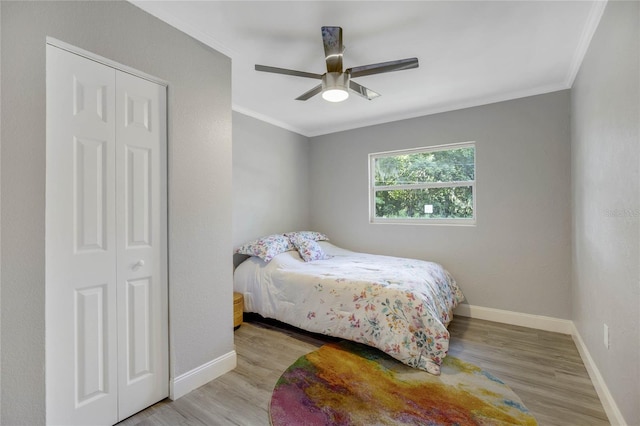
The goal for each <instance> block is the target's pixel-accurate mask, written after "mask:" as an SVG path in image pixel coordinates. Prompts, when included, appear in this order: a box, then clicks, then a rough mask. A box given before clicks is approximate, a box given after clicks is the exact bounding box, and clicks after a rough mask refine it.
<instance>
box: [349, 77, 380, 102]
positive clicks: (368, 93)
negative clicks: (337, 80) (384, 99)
mask: <svg viewBox="0 0 640 426" xmlns="http://www.w3.org/2000/svg"><path fill="white" fill-rule="evenodd" d="M349 89H351V90H353V91H354V92H356V93H357V94H358V95H360V96H362V97H363V98H366V99H369V100H371V99H375V98H378V97H380V93H377V92H374V91H373V90H371V89H368V88H366V87H364V86H361V85H359V84H358V83H356V82H355V81H353V80H350V81H349Z"/></svg>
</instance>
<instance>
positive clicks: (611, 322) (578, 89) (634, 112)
mask: <svg viewBox="0 0 640 426" xmlns="http://www.w3.org/2000/svg"><path fill="white" fill-rule="evenodd" d="M639 28H640V8H639V3H638V2H635V1H634V2H618V1H610V2H609V3H608V4H607V7H606V9H605V11H604V14H603V16H602V19H601V21H600V24H599V27H598V29H597V31H596V33H595V35H594V37H593V40H592V41H591V45H590V47H589V50H588V52H587V55H586V56H585V59H584V61H583V63H582V67H581V69H580V72H579V73H578V77H577V79H576V81H575V84H574V86H573V88H572V90H571V107H572V122H571V124H572V145H571V150H572V185H573V285H572V302H573V315H572V319H573V321H574V323H575V325H576V328H577V329H578V332H579V333H580V335H581V337H582V339H583V341H584V343H585V345H586V346H587V348H588V351H589V353H590V355H591V357H592V358H593V360H594V362H595V364H596V365H597V368H598V370H599V371H600V373H601V375H602V377H603V378H604V381H605V382H606V385H607V387H608V388H609V391H610V392H611V394H612V396H613V398H614V399H615V401H616V404H617V406H618V408H619V410H620V412H621V413H622V415H623V416H624V418H625V420H626V423H627V424H629V425H638V424H640V404H639V403H640V270H639V266H638V265H639V264H640V250H639V245H640V243H639V241H640V225H639V221H640V184H639V179H640V175H639V173H638V169H639V162H640V125H639V122H640V108H639V104H640V90H639V85H640V67H639V65H638V62H639V61H640V55H639V52H640V44H639V39H640V33H639ZM604 324H607V325H608V326H609V333H610V349H606V348H605V345H604V343H603V335H604V332H603V327H604Z"/></svg>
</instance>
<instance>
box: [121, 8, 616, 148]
mask: <svg viewBox="0 0 640 426" xmlns="http://www.w3.org/2000/svg"><path fill="white" fill-rule="evenodd" d="M132 2H133V3H134V4H135V5H137V6H138V7H140V8H142V9H143V10H146V11H147V12H149V13H151V14H152V15H155V16H156V17H158V18H160V19H162V20H163V21H165V22H167V23H168V24H170V25H172V26H174V27H176V28H178V29H180V30H182V31H184V32H185V33H187V34H189V35H191V36H192V37H194V38H196V39H198V40H200V41H201V42H203V43H205V44H207V45H209V46H211V47H212V48H214V49H216V50H218V51H219V52H221V53H223V54H225V55H227V56H229V57H231V59H232V82H233V83H232V84H233V86H232V97H233V109H234V110H235V111H238V112H241V113H243V114H247V115H250V116H252V117H255V118H258V119H261V120H264V121H267V122H269V123H272V124H275V125H277V126H280V127H283V128H285V129H288V130H292V131H294V132H297V133H300V134H302V135H305V136H309V137H311V136H317V135H322V134H327V133H333V132H336V131H342V130H348V129H352V128H357V127H363V126H368V125H372V124H379V123H385V122H389V121H395V120H401V119H405V118H412V117H417V116H422V115H428V114H434V113H438V112H444V111H451V110H455V109H460V108H466V107H471V106H477V105H483V104H488V103H492V102H499V101H503V100H508V99H515V98H520V97H524V96H530V95H536V94H541V93H548V92H552V91H556V90H562V89H568V88H570V87H571V85H572V84H573V80H574V78H575V75H576V73H577V70H578V69H579V66H580V64H581V62H582V58H583V56H584V53H585V52H586V49H587V47H588V44H589V42H590V40H591V37H592V35H593V32H594V31H595V29H596V27H597V24H598V22H599V20H600V17H601V15H602V11H603V10H604V6H605V4H606V2H605V1H575V0H573V1H540V0H536V1H483V0H475V1H408V2H401V1H373V2H369V1H166V0H164V1H147V0H143V1H137V0H132ZM322 26H340V27H342V28H343V44H344V45H345V48H346V49H345V52H344V68H345V69H346V68H350V67H354V66H359V65H367V64H372V63H377V62H386V61H391V60H396V59H403V58H410V57H417V58H418V60H419V61H420V67H419V68H417V69H412V70H404V71H398V72H392V73H385V74H378V75H370V76H365V77H361V78H358V79H354V81H356V82H358V83H359V84H361V85H363V86H366V87H368V88H370V89H372V90H374V91H376V92H378V93H380V94H381V95H382V96H381V97H379V98H377V99H374V100H371V101H369V100H366V99H364V98H361V97H359V96H350V97H349V99H347V100H346V101H345V102H342V103H337V104H336V103H329V102H326V101H324V100H323V99H322V97H321V96H314V97H313V98H311V99H310V100H308V101H296V100H295V98H296V97H298V96H299V95H301V94H302V93H304V92H306V91H307V90H309V89H311V88H312V87H314V86H315V85H317V84H318V83H319V81H318V80H314V79H309V78H301V77H294V76H288V75H280V74H271V73H265V72H258V71H255V69H254V65H255V64H261V65H269V66H275V67H280V68H289V69H294V70H299V71H307V72H311V73H316V74H323V73H324V72H325V71H326V65H325V62H324V50H323V44H322V37H321V31H320V28H321V27H322Z"/></svg>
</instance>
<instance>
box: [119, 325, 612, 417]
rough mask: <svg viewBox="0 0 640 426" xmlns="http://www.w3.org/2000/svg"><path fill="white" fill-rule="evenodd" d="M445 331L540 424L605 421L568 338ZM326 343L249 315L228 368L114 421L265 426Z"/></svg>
mask: <svg viewBox="0 0 640 426" xmlns="http://www.w3.org/2000/svg"><path fill="white" fill-rule="evenodd" d="M246 319H247V315H245V320H246ZM449 330H450V332H451V342H450V349H449V353H450V354H451V355H454V356H456V357H458V358H461V359H463V360H466V361H469V362H472V363H474V364H476V365H479V366H480V367H482V368H484V369H485V370H488V371H490V372H491V373H492V374H494V375H495V376H497V377H499V378H500V379H502V380H503V381H504V382H505V383H507V384H508V385H509V386H510V387H511V388H512V389H513V390H514V391H515V392H516V393H517V394H518V396H520V398H521V399H522V401H523V402H524V404H525V405H526V406H527V408H529V410H530V411H531V413H532V414H533V415H534V416H535V417H536V419H537V420H538V422H539V424H540V425H549V426H556V425H557V426H573V425H575V426H588V425H608V424H609V422H608V421H607V417H606V415H605V413H604V410H603V408H602V404H601V403H600V400H599V399H598V396H597V394H596V392H595V389H594V387H593V385H592V383H591V381H590V380H589V376H588V374H587V371H586V369H585V367H584V364H583V363H582V360H581V359H580V355H579V354H578V351H577V349H576V347H575V344H574V343H573V340H572V338H571V336H567V335H563V334H558V333H550V332H546V331H540V330H533V329H529V328H524V327H516V326H510V325H505V324H499V323H494V322H489V321H483V320H478V319H470V318H465V317H460V316H458V317H455V318H454V320H453V321H452V323H451V324H450V326H449ZM331 340H335V339H331V338H327V337H324V336H319V335H315V334H311V333H306V332H303V331H301V330H298V329H294V328H292V327H288V326H285V325H284V324H280V323H276V322H272V321H265V320H261V319H259V318H256V317H250V320H249V321H247V322H245V323H244V324H243V325H242V326H241V327H240V328H238V329H237V330H236V331H235V343H236V352H237V354H238V366H237V368H236V369H235V370H234V371H232V372H230V373H227V374H225V375H223V376H222V377H219V378H218V379H216V380H213V381H212V382H210V383H208V384H206V385H204V386H202V387H201V388H199V389H196V390H194V391H193V392H191V393H189V394H188V395H186V396H184V397H182V398H180V399H178V400H176V401H169V400H165V401H162V402H159V403H158V404H156V405H154V406H152V407H150V408H148V409H146V410H145V411H142V412H141V413H138V414H136V415H135V416H133V417H130V418H129V419H127V420H125V421H124V422H122V423H120V425H122V426H133V425H139V426H143V425H171V426H179V425H242V426H262V425H269V415H268V407H269V401H270V399H271V391H272V389H273V386H274V385H275V383H276V381H277V380H278V378H279V377H280V375H281V374H282V372H283V371H284V370H285V369H286V368H287V367H288V366H289V365H290V364H292V363H293V362H294V361H295V360H296V359H298V358H299V357H300V356H302V355H304V354H306V353H308V352H310V351H312V350H314V349H316V348H318V347H320V346H322V345H323V344H324V343H326V342H328V341H331Z"/></svg>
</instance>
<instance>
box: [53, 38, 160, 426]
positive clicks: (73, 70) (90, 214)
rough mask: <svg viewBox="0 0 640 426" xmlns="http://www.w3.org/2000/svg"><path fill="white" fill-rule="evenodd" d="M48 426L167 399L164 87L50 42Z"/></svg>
mask: <svg viewBox="0 0 640 426" xmlns="http://www.w3.org/2000/svg"><path fill="white" fill-rule="evenodd" d="M46 104H47V105H46V106H47V159H46V268H45V269H46V301H45V304H46V402H47V407H46V412H47V423H48V424H60V425H112V424H114V423H117V422H118V421H120V420H122V419H124V418H126V417H129V416H130V415H132V414H134V413H136V412H138V411H140V410H142V409H144V408H145V407H147V406H149V405H151V404H153V403H155V402H157V401H159V400H161V399H163V398H165V397H166V396H168V393H169V365H168V358H169V357H168V350H169V349H168V348H169V344H168V295H167V294H168V288H167V195H166V193H167V190H166V185H167V183H166V181H167V172H166V170H167V160H166V87H165V86H162V85H159V84H156V83H153V82H151V81H149V80H146V79H143V78H139V77H136V76H133V75H131V74H129V73H126V72H122V71H119V70H117V69H115V68H112V67H110V66H107V65H104V64H102V63H99V62H96V61H94V60H91V59H87V58H85V57H83V56H79V55H77V54H74V53H70V52H68V51H66V50H63V49H61V48H59V47H56V46H52V45H47V100H46Z"/></svg>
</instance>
